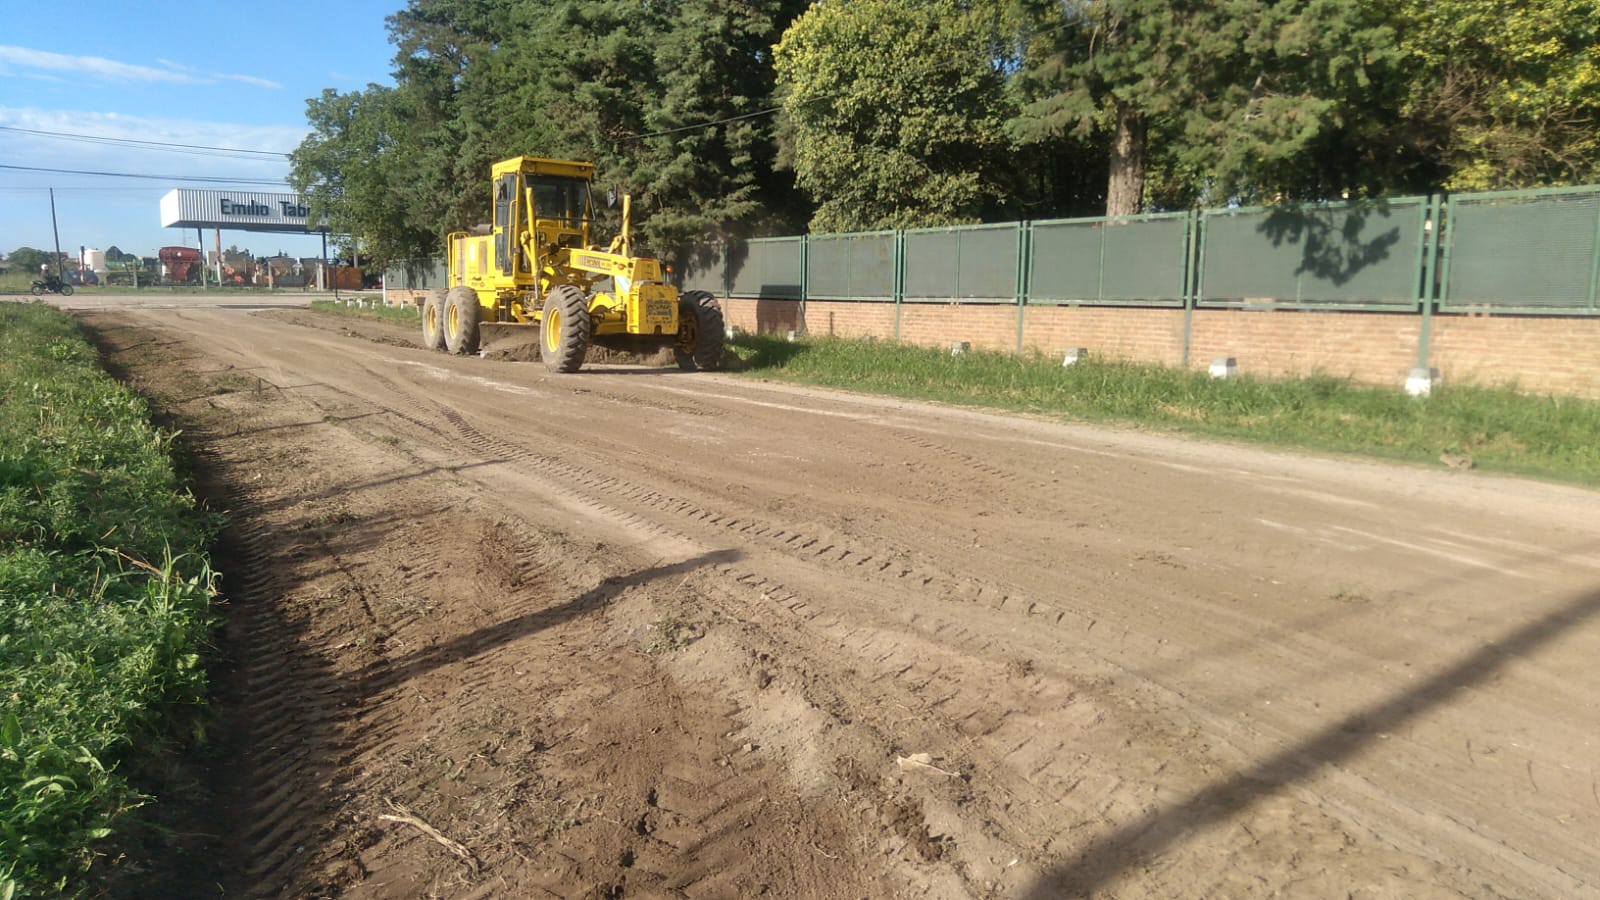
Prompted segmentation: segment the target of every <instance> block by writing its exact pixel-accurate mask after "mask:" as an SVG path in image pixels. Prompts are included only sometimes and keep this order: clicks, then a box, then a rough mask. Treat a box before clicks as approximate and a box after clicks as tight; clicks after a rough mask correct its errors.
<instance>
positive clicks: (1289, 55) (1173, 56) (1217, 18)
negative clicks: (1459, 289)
mask: <svg viewBox="0 0 1600 900" xmlns="http://www.w3.org/2000/svg"><path fill="white" fill-rule="evenodd" d="M1016 14H1017V16H1018V18H1019V22H1020V23H1021V37H1022V41H1023V44H1024V47H1025V64H1024V67H1023V70H1022V73H1021V75H1020V77H1019V79H1018V83H1017V88H1018V92H1019V94H1020V96H1021V98H1022V100H1023V101H1024V102H1025V104H1026V105H1025V106H1024V107H1023V110H1022V112H1021V114H1020V115H1019V116H1018V117H1016V119H1015V120H1014V121H1013V123H1012V130H1013V133H1014V134H1015V135H1016V136H1017V137H1018V138H1019V139H1020V140H1022V141H1024V142H1025V143H1027V144H1029V145H1032V146H1038V145H1049V144H1052V143H1055V142H1059V141H1062V140H1064V139H1067V138H1069V137H1070V138H1076V139H1077V140H1079V141H1086V140H1093V139H1095V138H1099V139H1100V140H1103V141H1104V142H1105V146H1106V147H1107V149H1108V153H1109V159H1108V178H1107V184H1106V212H1107V213H1108V214H1110V215H1120V214H1127V213H1134V212H1138V211H1140V210H1141V209H1142V208H1144V207H1145V206H1146V205H1147V203H1148V201H1149V200H1150V199H1151V197H1150V196H1149V194H1151V193H1155V195H1156V197H1155V199H1156V205H1161V206H1180V205H1188V204H1190V203H1194V202H1200V201H1209V202H1222V201H1223V200H1226V199H1232V198H1244V199H1254V200H1276V199H1291V198H1322V197H1327V196H1332V195H1340V194H1345V193H1352V192H1359V191H1363V190H1367V189H1370V185H1371V184H1372V183H1373V182H1374V181H1377V182H1381V181H1382V180H1383V179H1382V178H1378V179H1373V178H1371V177H1365V173H1362V172H1359V171H1352V170H1350V168H1349V167H1348V166H1342V165H1339V164H1333V165H1327V164H1323V163H1325V162H1326V161H1325V160H1322V159H1319V158H1318V151H1319V150H1324V149H1326V148H1328V147H1330V146H1337V145H1338V144H1339V143H1341V139H1340V136H1341V135H1342V134H1343V133H1344V132H1346V131H1347V130H1349V129H1352V128H1353V127H1355V126H1356V125H1357V124H1358V122H1359V119H1360V116H1359V111H1360V110H1361V108H1362V106H1363V104H1364V103H1365V102H1366V100H1367V98H1368V96H1369V95H1370V93H1371V90H1372V86H1373V84H1374V83H1375V80H1376V79H1377V78H1378V77H1379V76H1380V75H1381V74H1382V73H1384V72H1386V71H1387V70H1388V69H1389V67H1390V66H1392V64H1393V63H1394V62H1395V61H1396V59H1397V56H1398V55H1397V52H1396V51H1395V50H1394V41H1393V33H1392V30H1391V29H1390V28H1389V27H1388V25H1387V24H1385V23H1384V22H1383V21H1382V19H1381V17H1380V16H1379V15H1378V12H1377V10H1376V9H1374V8H1373V7H1372V6H1371V5H1370V4H1369V3H1367V2H1363V0H1232V2H1229V3H1213V2H1209V0H1100V2H1089V0H1066V2H1065V3H1064V4H1063V2H1062V0H1018V3H1017V6H1016ZM1152 172H1154V173H1155V175H1156V178H1155V179H1154V183H1153V184H1147V179H1149V176H1150V175H1151V173H1152ZM1150 187H1155V188H1156V190H1155V191H1153V192H1152V191H1151V190H1149V188H1150Z"/></svg>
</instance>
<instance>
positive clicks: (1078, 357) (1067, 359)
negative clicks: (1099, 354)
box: [1061, 347, 1089, 367]
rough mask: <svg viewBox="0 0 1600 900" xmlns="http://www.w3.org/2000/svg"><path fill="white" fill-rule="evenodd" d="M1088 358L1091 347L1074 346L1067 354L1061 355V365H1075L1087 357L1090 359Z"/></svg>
mask: <svg viewBox="0 0 1600 900" xmlns="http://www.w3.org/2000/svg"><path fill="white" fill-rule="evenodd" d="M1088 358H1089V348H1087V347H1073V348H1072V349H1070V350H1068V351H1067V352H1066V355H1064V356H1062V357H1061V365H1062V366H1063V367H1066V366H1075V365H1077V364H1078V363H1079V362H1081V361H1083V360H1085V359H1088Z"/></svg>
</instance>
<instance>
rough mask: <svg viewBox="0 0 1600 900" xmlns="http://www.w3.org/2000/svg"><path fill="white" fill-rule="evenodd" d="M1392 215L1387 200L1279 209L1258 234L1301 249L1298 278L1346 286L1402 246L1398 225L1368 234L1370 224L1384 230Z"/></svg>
mask: <svg viewBox="0 0 1600 900" xmlns="http://www.w3.org/2000/svg"><path fill="white" fill-rule="evenodd" d="M1391 215H1392V213H1391V210H1390V208H1389V205H1388V204H1387V203H1385V202H1383V201H1375V202H1372V203H1360V204H1355V205H1351V206H1338V207H1332V208H1329V207H1316V206H1277V207H1273V208H1272V209H1271V210H1270V211H1269V212H1268V213H1267V216H1266V218H1265V219H1264V220H1262V222H1261V224H1260V225H1259V226H1257V228H1256V230H1257V231H1258V232H1260V233H1261V234H1264V235H1266V236H1267V237H1268V238H1269V239H1271V241H1272V245H1273V246H1274V247H1282V246H1283V245H1285V244H1290V245H1299V247H1300V264H1299V266H1297V267H1296V268H1295V271H1294V274H1295V275H1296V276H1300V275H1310V276H1311V277H1312V278H1314V279H1316V280H1318V281H1326V282H1329V283H1331V284H1333V285H1335V286H1343V285H1345V284H1347V283H1349V282H1350V280H1351V279H1353V278H1355V277H1356V276H1357V275H1358V274H1360V273H1361V272H1362V271H1363V270H1365V269H1367V268H1368V267H1370V266H1373V265H1376V264H1377V263H1380V262H1382V261H1384V260H1386V259H1388V258H1389V254H1390V253H1391V252H1392V250H1393V248H1394V246H1395V245H1396V244H1398V243H1400V225H1399V224H1395V225H1392V226H1390V227H1389V228H1387V229H1384V230H1382V231H1378V232H1377V233H1375V234H1372V235H1371V236H1365V232H1366V231H1367V230H1368V227H1369V226H1372V227H1374V228H1382V227H1383V225H1384V223H1383V222H1382V221H1381V220H1384V219H1388V218H1390V217H1391Z"/></svg>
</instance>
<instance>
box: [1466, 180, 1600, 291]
mask: <svg viewBox="0 0 1600 900" xmlns="http://www.w3.org/2000/svg"><path fill="white" fill-rule="evenodd" d="M1448 221H1449V233H1448V234H1446V235H1443V238H1444V240H1445V241H1446V242H1447V243H1448V244H1449V266H1448V270H1447V273H1446V277H1445V279H1444V283H1443V284H1442V285H1441V289H1440V299H1441V300H1442V301H1443V303H1444V307H1445V308H1447V309H1448V308H1460V307H1490V308H1496V307H1498V308H1505V309H1550V310H1591V311H1592V310H1594V309H1595V263H1596V259H1595V253H1596V238H1597V234H1596V230H1597V228H1600V189H1596V190H1592V191H1587V192H1574V193H1562V194H1554V195H1552V194H1548V193H1546V194H1543V195H1533V194H1530V195H1520V196H1518V195H1509V196H1508V195H1479V196H1477V197H1474V196H1472V195H1464V196H1460V197H1452V198H1450V216H1449V219H1448Z"/></svg>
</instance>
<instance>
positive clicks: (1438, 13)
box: [1389, 0, 1600, 190]
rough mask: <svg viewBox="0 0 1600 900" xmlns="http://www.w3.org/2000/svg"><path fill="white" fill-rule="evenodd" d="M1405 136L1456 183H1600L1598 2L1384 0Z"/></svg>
mask: <svg viewBox="0 0 1600 900" xmlns="http://www.w3.org/2000/svg"><path fill="white" fill-rule="evenodd" d="M1389 6H1390V8H1391V10H1392V13H1391V14H1392V15H1393V16H1394V18H1395V21H1396V23H1397V26H1396V27H1397V30H1398V31H1399V34H1400V47H1401V49H1402V51H1403V54H1404V61H1405V74H1406V77H1405V78H1404V80H1403V83H1404V84H1406V85H1408V86H1409V92H1408V94H1407V96H1405V97H1404V98H1403V99H1402V101H1401V105H1402V112H1403V113H1404V114H1405V116H1406V118H1407V122H1408V126H1409V128H1410V130H1411V132H1412V133H1414V134H1416V135H1418V136H1419V140H1420V141H1422V142H1424V143H1425V145H1426V146H1427V149H1428V151H1429V152H1430V154H1431V155H1433V156H1434V157H1435V158H1437V159H1438V160H1439V162H1440V164H1441V168H1442V169H1443V172H1444V176H1443V178H1442V179H1441V180H1442V182H1443V184H1442V186H1443V187H1447V188H1449V189H1452V190H1485V189H1500V188H1518V187H1530V186H1539V185H1550V184H1573V183H1585V182H1592V181H1595V180H1600V58H1597V55H1596V53H1595V47H1596V46H1597V44H1600V0H1530V2H1526V3H1503V2H1493V0H1392V2H1391V3H1390V4H1389Z"/></svg>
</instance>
